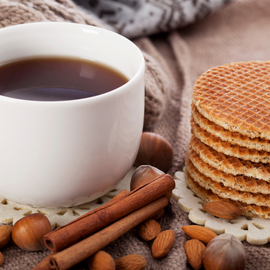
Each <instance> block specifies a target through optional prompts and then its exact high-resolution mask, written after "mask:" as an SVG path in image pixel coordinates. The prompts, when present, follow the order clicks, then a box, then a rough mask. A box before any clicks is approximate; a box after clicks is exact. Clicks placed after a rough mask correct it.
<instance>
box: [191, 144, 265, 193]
mask: <svg viewBox="0 0 270 270" xmlns="http://www.w3.org/2000/svg"><path fill="white" fill-rule="evenodd" d="M188 158H189V160H190V161H191V162H192V164H193V166H194V167H195V168H196V169H197V170H198V171H199V172H200V173H201V174H204V175H205V176H206V177H209V178H211V179H212V180H213V181H215V182H218V183H220V184H222V185H224V186H225V187H229V188H233V189H236V190H240V191H246V192H253V193H262V194H270V183H268V182H266V181H264V180H260V179H256V178H254V177H248V176H244V175H236V176H235V175H232V174H227V173H224V172H222V171H220V170H218V169H216V168H214V167H212V166H210V165H209V164H207V163H205V162H204V161H203V160H202V159H201V158H200V156H199V155H198V154H197V153H196V152H195V151H194V150H193V149H192V148H191V146H189V149H188Z"/></svg>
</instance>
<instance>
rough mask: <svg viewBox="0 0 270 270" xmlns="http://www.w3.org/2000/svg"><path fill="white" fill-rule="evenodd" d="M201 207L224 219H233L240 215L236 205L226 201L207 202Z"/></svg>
mask: <svg viewBox="0 0 270 270" xmlns="http://www.w3.org/2000/svg"><path fill="white" fill-rule="evenodd" d="M203 209H204V210H205V211H207V212H208V213H210V214H212V215H214V216H216V217H220V218H224V219H235V218H238V217H239V216H240V215H241V210H240V209H239V208H238V206H237V205H235V204H233V203H230V202H227V201H213V202H209V203H206V204H204V205H203Z"/></svg>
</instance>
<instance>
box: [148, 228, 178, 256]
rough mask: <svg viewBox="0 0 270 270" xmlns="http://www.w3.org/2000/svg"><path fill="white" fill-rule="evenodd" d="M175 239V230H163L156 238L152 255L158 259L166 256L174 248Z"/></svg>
mask: <svg viewBox="0 0 270 270" xmlns="http://www.w3.org/2000/svg"><path fill="white" fill-rule="evenodd" d="M174 240H175V233H174V231H173V230H166V231H163V232H161V233H160V234H159V235H158V236H157V238H156V239H155V240H154V242H153V245H152V255H153V257H154V258H156V259H161V258H163V257H165V256H166V255H167V254H168V253H169V251H170V249H171V248H172V246H173V244H174Z"/></svg>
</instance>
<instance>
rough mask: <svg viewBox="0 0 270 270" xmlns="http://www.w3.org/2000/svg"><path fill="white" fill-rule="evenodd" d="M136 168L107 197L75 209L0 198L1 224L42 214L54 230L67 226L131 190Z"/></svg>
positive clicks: (13, 222)
mask: <svg viewBox="0 0 270 270" xmlns="http://www.w3.org/2000/svg"><path fill="white" fill-rule="evenodd" d="M135 169H136V168H135V167H132V168H131V169H130V171H129V172H128V173H127V174H126V176H125V177H124V178H123V179H122V180H121V181H120V182H119V183H118V184H117V185H116V186H115V187H114V189H113V190H111V191H110V192H109V193H107V194H106V195H104V196H102V197H100V198H98V199H96V200H94V201H92V202H89V203H85V204H81V205H77V206H74V207H55V208H41V207H40V208H35V207H32V206H29V205H22V204H18V203H15V202H12V201H9V200H6V199H5V198H3V197H0V213H1V214H0V223H12V224H15V222H16V221H17V220H19V219H21V218H23V217H24V216H27V215H30V214H34V213H41V214H44V215H46V216H47V218H48V219H49V221H50V223H51V226H52V229H54V228H55V227H59V226H62V225H65V224H67V223H68V222H70V221H72V220H74V219H75V218H77V217H79V216H81V215H83V214H85V213H87V212H89V211H90V210H93V209H95V208H97V207H99V206H101V205H103V204H106V203H107V202H108V201H110V199H111V198H113V197H114V196H115V195H117V194H118V193H119V192H120V191H121V190H122V189H127V190H129V189H130V187H129V185H130V179H131V176H132V174H133V172H134V170H135Z"/></svg>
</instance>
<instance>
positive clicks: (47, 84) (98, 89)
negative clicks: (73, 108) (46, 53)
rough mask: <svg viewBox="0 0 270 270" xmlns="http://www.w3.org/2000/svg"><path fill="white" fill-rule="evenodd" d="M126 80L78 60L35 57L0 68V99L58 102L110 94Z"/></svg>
mask: <svg viewBox="0 0 270 270" xmlns="http://www.w3.org/2000/svg"><path fill="white" fill-rule="evenodd" d="M127 81H128V79H127V78H126V77H125V76H124V75H123V74H122V73H120V72H118V71H117V70H115V69H113V68H110V67H108V66H105V65H103V64H100V63H96V62H94V61H90V60H86V59H81V58H64V57H39V58H30V59H25V60H20V61H16V62H12V63H8V64H5V65H2V66H0V95H3V96H7V97H12V98H17V99H26V100H37V101H61V100H73V99H81V98H87V97H92V96H96V95H100V94H103V93H106V92H109V91H112V90H114V89H116V88H118V87H120V86H121V85H123V84H125V83H126V82H127Z"/></svg>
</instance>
